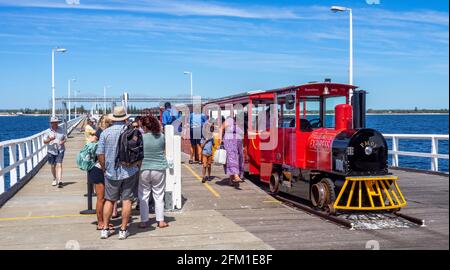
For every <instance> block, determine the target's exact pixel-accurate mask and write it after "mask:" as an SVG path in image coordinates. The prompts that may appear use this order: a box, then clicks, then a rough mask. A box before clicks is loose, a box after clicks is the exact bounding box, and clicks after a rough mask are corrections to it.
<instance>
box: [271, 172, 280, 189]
mask: <svg viewBox="0 0 450 270" xmlns="http://www.w3.org/2000/svg"><path fill="white" fill-rule="evenodd" d="M269 187H270V192H271V193H272V194H277V193H278V191H280V176H279V175H278V174H277V173H274V174H272V175H271V176H270V182H269Z"/></svg>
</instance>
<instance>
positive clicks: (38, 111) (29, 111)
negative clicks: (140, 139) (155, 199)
mask: <svg viewBox="0 0 450 270" xmlns="http://www.w3.org/2000/svg"><path fill="white" fill-rule="evenodd" d="M60 111H61V110H57V112H58V113H60ZM74 111H75V110H74V109H72V110H71V113H72V114H73V113H74ZM76 111H77V114H85V113H89V112H90V110H87V109H86V108H85V107H84V106H79V107H77V110H76ZM142 111H143V109H142V108H137V107H136V106H134V105H130V106H128V110H127V112H128V113H130V114H141V113H142ZM94 112H98V113H103V107H102V106H97V107H96V108H95V110H94ZM106 113H111V108H106ZM312 113H314V112H312ZM316 113H318V112H316ZM327 113H333V111H327ZM367 113H370V114H396V113H412V114H413V113H449V109H419V108H417V107H415V108H414V109H368V110H367ZM0 114H51V109H36V108H35V109H30V108H22V109H0Z"/></svg>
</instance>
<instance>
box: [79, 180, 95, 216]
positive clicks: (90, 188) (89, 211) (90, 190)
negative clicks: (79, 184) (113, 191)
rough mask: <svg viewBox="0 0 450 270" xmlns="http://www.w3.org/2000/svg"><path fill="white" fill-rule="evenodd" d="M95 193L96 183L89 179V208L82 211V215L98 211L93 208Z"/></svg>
mask: <svg viewBox="0 0 450 270" xmlns="http://www.w3.org/2000/svg"><path fill="white" fill-rule="evenodd" d="M93 193H94V185H92V184H91V183H89V181H87V205H88V208H87V209H86V210H82V211H80V214H81V215H93V214H95V213H96V210H95V209H92V194H93Z"/></svg>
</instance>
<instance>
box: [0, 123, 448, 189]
mask: <svg viewBox="0 0 450 270" xmlns="http://www.w3.org/2000/svg"><path fill="white" fill-rule="evenodd" d="M448 118H449V116H448V115H368V116H367V127H369V128H374V129H377V130H379V131H381V132H382V133H397V134H398V133H405V134H448V133H449V128H448V120H449V119H448ZM48 120H49V117H48V116H20V117H0V141H5V140H10V139H16V138H23V137H27V136H31V135H33V134H36V133H38V132H40V131H42V130H45V129H47V128H48V127H49V124H48ZM387 141H388V144H389V147H390V148H391V141H390V140H389V139H388V140H387ZM399 150H403V151H412V152H426V153H429V152H430V151H431V141H429V140H406V139H404V140H403V139H401V140H400V141H399ZM5 153H6V151H5ZM439 153H441V154H448V153H449V147H448V142H447V141H440V142H439ZM5 163H6V165H8V163H9V157H8V156H7V155H6V154H5ZM399 163H400V166H401V167H407V168H416V169H424V170H429V169H430V168H431V165H430V164H431V160H430V159H429V158H418V157H399ZM439 170H440V171H444V172H448V171H449V167H448V160H439ZM7 176H8V175H7ZM6 178H7V177H6ZM5 182H7V183H6V186H7V187H9V184H8V182H9V181H8V179H7V181H5Z"/></svg>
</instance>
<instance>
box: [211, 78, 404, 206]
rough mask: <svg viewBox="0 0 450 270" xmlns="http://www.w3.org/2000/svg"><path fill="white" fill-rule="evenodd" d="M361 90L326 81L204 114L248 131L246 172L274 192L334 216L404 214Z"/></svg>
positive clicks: (261, 94) (239, 98) (236, 100)
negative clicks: (344, 213)
mask: <svg viewBox="0 0 450 270" xmlns="http://www.w3.org/2000/svg"><path fill="white" fill-rule="evenodd" d="M356 89H357V87H356V86H353V85H347V84H339V83H333V82H331V81H330V80H325V82H323V83H317V82H314V83H308V84H304V85H299V86H290V87H286V88H279V89H273V90H267V91H254V92H247V93H243V94H240V95H234V96H229V97H224V98H220V99H216V100H212V101H209V102H208V103H206V104H204V109H203V111H204V112H205V113H206V114H208V115H209V117H210V119H211V120H216V119H217V118H218V117H219V116H220V115H222V116H235V117H236V119H237V123H238V124H239V123H241V124H242V125H243V129H244V131H245V132H244V133H245V137H244V145H245V147H244V148H245V149H244V153H245V169H246V171H247V173H249V174H253V175H258V176H259V177H260V179H261V181H263V182H265V183H267V184H269V185H270V190H271V192H273V193H277V192H280V191H282V192H285V193H290V194H292V195H295V196H297V197H300V198H303V199H306V200H310V201H311V202H312V204H313V205H314V206H315V207H317V208H321V209H323V210H325V211H328V212H330V213H335V212H336V211H337V210H393V211H395V210H399V209H400V208H402V207H404V206H405V205H406V201H405V199H404V197H403V195H402V193H401V191H400V189H399V187H398V185H397V177H396V176H394V175H392V174H390V173H389V172H388V162H387V158H388V147H387V143H386V140H385V139H384V137H383V135H382V134H381V133H379V132H378V131H376V130H374V129H370V128H366V127H365V94H366V92H365V91H362V90H356ZM351 93H353V95H352V96H351ZM349 103H351V105H350V104H349ZM217 105H218V106H217ZM218 121H219V122H220V119H219V120H218Z"/></svg>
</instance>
